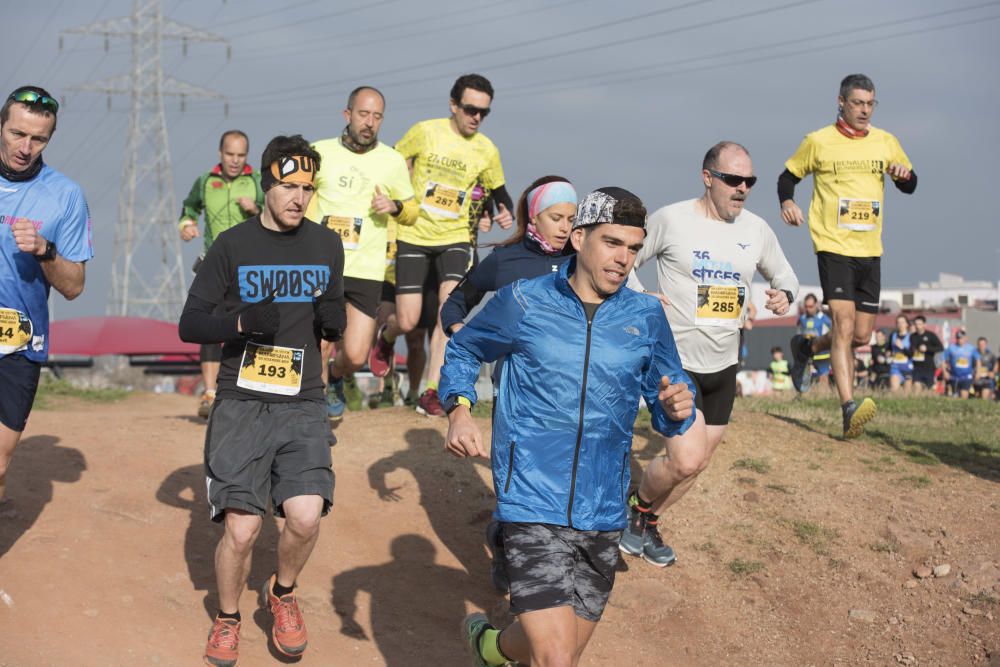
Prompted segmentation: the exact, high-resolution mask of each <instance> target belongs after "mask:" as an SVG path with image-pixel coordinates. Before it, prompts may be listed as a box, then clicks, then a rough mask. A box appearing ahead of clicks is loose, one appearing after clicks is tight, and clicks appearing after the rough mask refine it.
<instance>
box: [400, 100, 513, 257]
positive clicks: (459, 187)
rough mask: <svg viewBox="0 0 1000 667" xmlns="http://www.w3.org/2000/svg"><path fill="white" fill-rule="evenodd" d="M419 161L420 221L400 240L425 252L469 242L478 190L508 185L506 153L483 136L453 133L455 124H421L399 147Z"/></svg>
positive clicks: (415, 172) (405, 229)
mask: <svg viewBox="0 0 1000 667" xmlns="http://www.w3.org/2000/svg"><path fill="white" fill-rule="evenodd" d="M396 150H397V151H399V152H400V153H402V155H403V157H404V158H406V159H407V160H409V159H410V158H413V192H414V193H415V194H416V196H417V203H418V204H419V205H420V217H418V218H417V221H416V222H415V223H414V224H412V225H409V226H403V225H400V227H399V240H400V241H404V242H406V243H412V244H413V245H419V246H443V245H449V244H451V243H468V242H469V205H470V204H471V203H472V189H473V188H474V187H476V183H477V182H479V183H482V185H483V187H484V188H486V189H488V190H495V189H496V188H499V187H500V186H501V185H503V184H504V177H503V167H502V166H501V164H500V152H499V151H497V147H496V146H494V145H493V142H492V141H490V140H489V139H487V138H486V137H485V136H484V135H483V134H482V133H481V132H477V133H476V134H474V135H472V136H471V137H468V138H467V137H463V136H462V135H460V134H458V133H457V132H455V131H454V130H453V129H452V128H451V119H449V118H436V119H434V120H425V121H422V122H420V123H417V124H416V125H414V126H413V127H411V128H410V129H409V131H407V133H406V134H405V135H404V136H403V138H402V139H400V140H399V142H398V143H397V144H396Z"/></svg>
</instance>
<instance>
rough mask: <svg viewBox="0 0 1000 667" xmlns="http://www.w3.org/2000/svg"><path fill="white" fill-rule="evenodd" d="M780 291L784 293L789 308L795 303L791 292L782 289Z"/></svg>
mask: <svg viewBox="0 0 1000 667" xmlns="http://www.w3.org/2000/svg"><path fill="white" fill-rule="evenodd" d="M781 291H782V292H784V293H785V296H787V297H788V305H789V306H791V305H792V304H793V303H795V295H794V294H792V291H791V290H787V289H783V290H781Z"/></svg>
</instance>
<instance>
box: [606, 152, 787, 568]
mask: <svg viewBox="0 0 1000 667" xmlns="http://www.w3.org/2000/svg"><path fill="white" fill-rule="evenodd" d="M701 179H702V183H703V184H704V186H705V192H704V194H703V195H702V196H701V197H700V198H698V199H688V200H685V201H681V202H678V203H676V204H671V205H670V206H665V207H663V208H661V209H660V210H658V211H657V212H656V213H654V214H653V215H651V216H650V218H649V225H648V228H647V229H648V230H649V236H648V237H647V238H646V244H645V245H644V246H643V247H642V249H641V250H640V251H639V256H638V257H637V258H636V262H635V264H636V266H637V267H638V266H641V265H642V264H643V263H645V262H646V261H648V260H651V259H655V260H656V275H657V283H658V284H659V290H660V292H662V293H663V295H664V296H666V298H667V300H668V301H669V305H668V306H666V313H667V320H668V321H669V322H670V327H671V329H672V330H673V332H674V339H675V340H676V341H677V351H678V352H679V353H680V357H681V362H682V363H683V366H684V372H685V373H687V374H688V376H689V377H690V378H691V380H692V382H693V383H694V386H695V389H696V391H695V397H696V398H695V401H696V406H697V413H696V418H695V422H694V425H693V426H692V427H691V429H690V430H688V431H687V432H686V433H683V434H679V435H675V436H673V437H669V438H667V451H666V454H665V455H664V456H659V457H657V458H655V459H653V461H651V462H650V464H649V466H648V467H647V468H646V471H645V473H644V474H643V476H642V480H641V481H640V483H639V486H638V488H636V489H635V490H634V491H633V492H632V493H631V494H630V495H629V497H628V506H629V523H628V527H627V528H626V529H625V532H624V533H623V534H622V539H621V542H620V543H619V548H620V549H621V550H622V551H623V552H624V553H626V554H629V555H632V556H640V557H642V558H643V559H644V560H646V561H647V562H649V563H651V564H653V565H656V566H658V567H665V566H667V565H670V564H671V563H673V562H674V561H675V560H676V556H675V554H674V550H673V549H672V548H671V547H670V546H668V545H666V544H664V543H663V539H662V537H661V535H660V533H659V530H658V528H657V526H658V520H659V517H660V515H661V514H662V513H663V512H664V511H666V509H667V508H668V507H670V506H671V505H673V504H674V503H676V502H677V501H678V500H680V498H681V497H682V496H683V495H684V494H685V493H687V491H688V490H689V489H690V488H691V487H692V486H693V485H694V482H695V480H696V479H697V477H698V475H699V474H700V473H701V472H702V471H703V470H705V468H707V467H708V463H709V461H710V460H711V458H712V454H713V453H714V452H715V448H716V447H718V445H719V443H720V442H721V441H722V436H723V435H724V434H725V432H726V426H727V425H728V424H729V416H730V414H731V413H732V410H733V402H734V401H735V399H736V372H737V370H738V369H739V348H740V326H741V324H742V322H743V320H744V319H745V317H746V313H747V304H748V303H749V296H750V282H751V280H752V278H753V275H754V272H755V271H759V272H760V273H761V275H762V276H764V278H765V279H767V280H768V281H769V282H770V288H769V289H768V290H767V297H768V300H767V303H766V304H765V307H766V308H767V309H768V310H770V311H771V312H773V313H774V314H775V315H784V314H785V313H787V312H788V309H789V304H791V303H793V302H794V300H795V293H796V292H797V291H798V289H799V281H798V279H797V278H796V277H795V272H794V271H793V270H792V267H791V265H790V264H789V263H788V260H787V259H786V258H785V255H784V253H783V252H782V251H781V246H779V245H778V239H777V238H776V237H775V235H774V232H773V231H772V230H771V228H770V227H769V226H768V224H767V222H765V221H764V220H763V219H762V218H760V217H758V216H756V215H754V214H753V213H751V212H749V211H747V210H746V209H745V208H744V202H745V201H746V198H747V197H748V196H749V194H750V189H751V188H752V187H753V185H754V184H755V183H756V182H757V177H756V176H754V175H753V163H752V162H751V160H750V153H749V152H747V149H746V148H744V147H743V146H741V145H740V144H737V143H734V142H732V141H722V142H719V143H717V144H716V145H714V146H712V147H711V148H710V149H709V150H708V152H707V153H706V154H705V158H704V160H703V161H702V167H701Z"/></svg>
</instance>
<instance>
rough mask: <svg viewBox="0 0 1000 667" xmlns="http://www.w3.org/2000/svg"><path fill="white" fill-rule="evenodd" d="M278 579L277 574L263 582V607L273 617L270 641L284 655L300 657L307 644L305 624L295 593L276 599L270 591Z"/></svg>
mask: <svg viewBox="0 0 1000 667" xmlns="http://www.w3.org/2000/svg"><path fill="white" fill-rule="evenodd" d="M277 579H278V575H277V574H273V575H271V577H270V579H268V580H267V581H266V582H264V589H263V590H262V591H261V593H262V594H263V605H264V606H265V607H267V608H268V609H269V610H270V612H271V615H272V616H274V624H273V625H272V626H271V639H273V640H274V646H275V648H277V649H278V650H279V651H281V652H282V653H284V654H285V655H287V656H289V657H291V658H295V657H298V656H300V655H302V654H303V653H304V652H305V650H306V646H307V644H308V643H309V642H308V641H307V637H306V622H305V620H304V619H303V618H302V612H301V611H300V610H299V603H298V601H296V599H295V593H289V594H287V595H282V596H281V597H280V598H279V597H277V596H276V595H275V594H274V593H272V592H271V591H273V590H274V584H275V582H276V581H277Z"/></svg>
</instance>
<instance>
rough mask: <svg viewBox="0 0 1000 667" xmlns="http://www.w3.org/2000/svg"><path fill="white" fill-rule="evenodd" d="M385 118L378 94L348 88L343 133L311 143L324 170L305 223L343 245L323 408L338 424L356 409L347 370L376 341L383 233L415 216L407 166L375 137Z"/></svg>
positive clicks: (351, 370)
mask: <svg viewBox="0 0 1000 667" xmlns="http://www.w3.org/2000/svg"><path fill="white" fill-rule="evenodd" d="M384 114H385V98H384V97H383V96H382V93H381V92H379V91H378V89H376V88H372V87H371V86H361V87H359V88H355V89H354V90H353V91H351V93H350V95H348V97H347V108H346V109H344V120H345V121H346V122H347V126H346V127H345V128H344V130H343V132H342V133H341V134H340V136H339V137H336V138H334V139H324V140H322V141H318V142H316V143H315V144H314V146H313V147H314V148H315V149H316V151H317V152H318V153H319V154H320V156H322V160H323V162H322V164H323V166H322V167H320V170H319V173H317V174H316V196H315V197H313V198H312V201H311V202H310V204H309V218H310V219H312V220H319V221H320V222H321V224H323V225H325V226H326V227H328V228H330V229H332V230H333V231H335V232H337V234H338V235H339V236H340V239H341V241H343V243H344V297H345V298H346V300H347V329H346V330H345V331H344V338H343V340H342V341H341V342H340V343H338V344H337V354H336V358H335V359H334V362H333V364H332V368H330V369H329V371H328V372H329V382H328V383H327V395H326V408H327V416H328V417H329V418H330V421H331V422H339V421H340V420H341V419H343V415H344V409H345V407H348V408H350V409H351V410H360V409H361V402H362V397H361V391H360V390H359V389H358V385H357V382H356V380H355V379H354V372H355V371H357V370H359V369H360V368H361V367H362V366H363V365H364V363H365V361H366V360H367V359H368V353H369V351H370V350H371V346H372V340H374V338H375V316H376V311H377V310H378V305H379V301H380V298H381V296H382V283H383V281H384V280H385V273H386V248H387V245H388V243H389V237H390V233H392V234H393V235H395V234H396V233H398V232H397V231H396V229H397V225H404V226H405V225H411V224H413V223H414V222H415V221H416V219H417V202H416V200H415V199H414V197H413V187H412V186H411V185H410V174H409V171H407V168H406V162H405V160H403V156H402V155H400V154H399V153H398V152H397V151H396V150H394V149H393V148H392V147H391V146H387V145H386V144H384V143H381V142H379V140H378V132H379V128H381V126H382V119H383V116H384ZM332 348H333V344H332V343H324V346H323V370H324V372H327V361H328V360H329V358H330V353H331V350H332Z"/></svg>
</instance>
